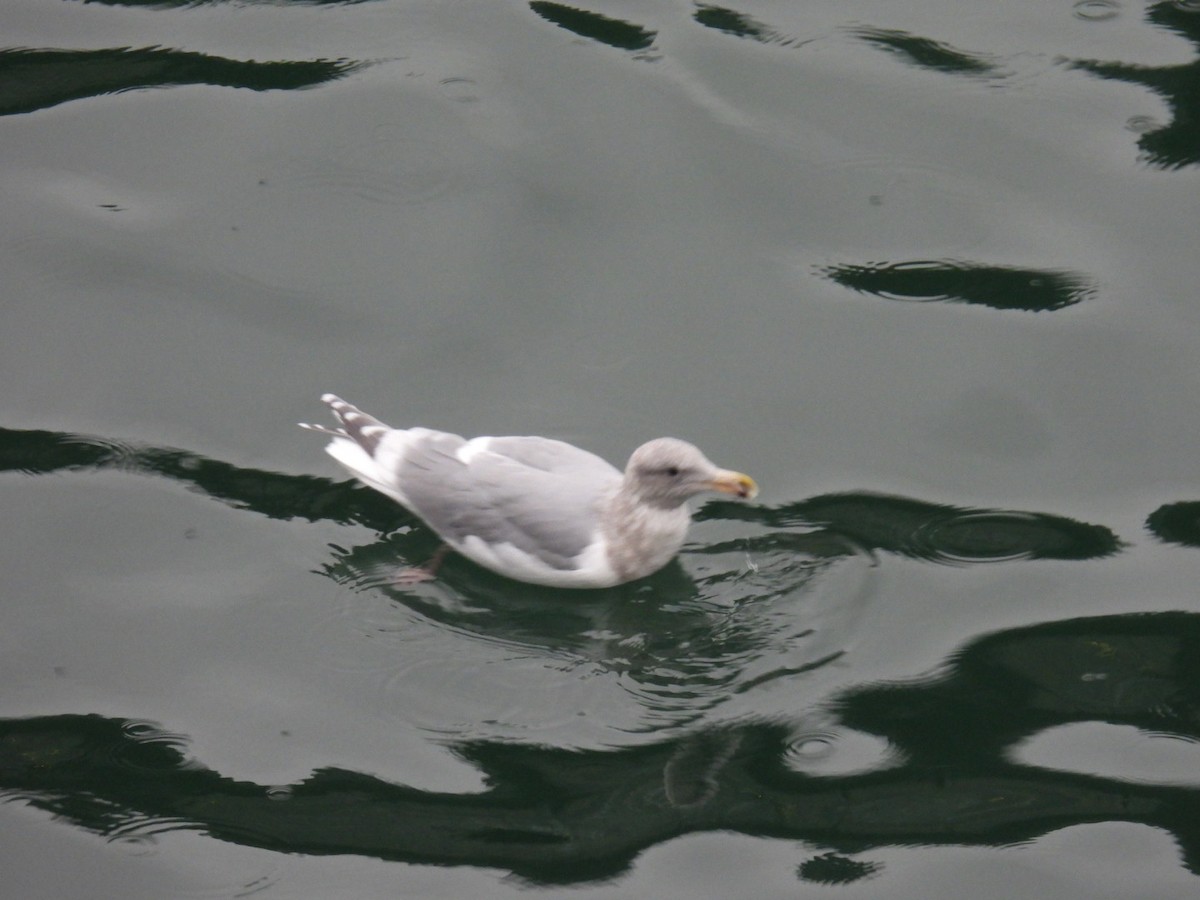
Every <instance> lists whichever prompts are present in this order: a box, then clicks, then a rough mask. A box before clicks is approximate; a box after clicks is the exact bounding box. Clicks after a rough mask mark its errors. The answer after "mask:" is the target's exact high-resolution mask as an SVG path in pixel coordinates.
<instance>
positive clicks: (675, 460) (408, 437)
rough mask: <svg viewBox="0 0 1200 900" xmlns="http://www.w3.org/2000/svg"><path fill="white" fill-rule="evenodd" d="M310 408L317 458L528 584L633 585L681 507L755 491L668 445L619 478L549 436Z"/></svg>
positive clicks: (658, 445)
mask: <svg viewBox="0 0 1200 900" xmlns="http://www.w3.org/2000/svg"><path fill="white" fill-rule="evenodd" d="M321 400H322V402H323V403H325V404H326V405H327V406H328V407H329V409H330V410H331V411H332V413H333V415H334V418H335V419H337V423H338V425H337V427H336V428H327V427H325V426H323V425H312V424H307V423H301V424H300V427H301V428H307V429H309V430H310V431H316V432H319V433H321V434H325V435H328V436H329V437H330V438H331V440H330V441H329V444H328V445H327V446H326V447H325V451H326V452H327V453H328V454H329V455H330V456H332V457H333V458H334V459H335V460H337V461H338V462H339V463H340V464H341V465H342V466H344V467H345V468H346V469H347V470H348V471H349V472H350V474H351V475H353V476H354V477H355V478H357V479H358V480H359V481H361V482H362V483H363V484H365V485H367V486H368V487H371V488H374V489H375V490H377V491H379V492H380V493H383V494H386V495H387V496H389V497H391V498H392V499H393V500H395V501H396V502H397V503H399V504H400V505H401V506H403V507H405V508H406V509H408V510H409V511H410V512H412V513H414V514H415V515H416V516H418V517H419V518H420V519H421V520H422V521H423V522H425V524H426V525H428V526H429V527H430V528H431V529H433V531H434V532H436V533H437V534H438V536H439V537H441V539H442V540H443V541H445V543H446V544H447V545H449V547H450V548H452V549H453V550H455V551H457V552H458V553H461V554H462V555H463V556H465V557H467V558H468V559H470V560H472V561H473V562H475V563H477V564H478V565H480V566H483V567H484V568H486V569H490V570H491V571H493V572H497V573H499V574H500V575H503V576H505V577H507V578H512V579H515V580H517V581H524V582H528V583H531V584H540V585H547V586H550V587H562V588H604V587H612V586H614V585H618V584H624V583H625V582H629V581H635V580H637V579H639V578H644V577H646V576H647V575H651V574H653V573H654V572H657V571H658V570H659V569H661V568H662V567H663V566H665V565H666V564H667V563H668V562H670V561H671V560H672V559H673V558H674V557H675V555H676V554H677V553H678V552H679V550H680V548H681V547H682V546H683V542H684V539H685V537H686V536H687V530H688V525H689V524H690V522H691V513H690V511H689V509H688V506H687V501H688V500H689V499H690V498H692V497H694V496H696V495H697V494H702V493H705V492H709V491H714V492H717V493H722V494H731V495H733V496H737V497H741V498H743V499H747V498H753V497H754V496H755V495H756V494H757V493H758V485H756V484H755V483H754V480H753V479H752V478H750V476H748V475H743V474H742V473H741V472H734V471H731V470H729V469H721V468H718V467H717V466H715V465H713V464H712V463H711V462H709V460H708V459H707V457H705V455H704V454H703V453H701V452H700V451H699V450H698V449H697V448H696V447H694V446H693V445H691V444H689V443H687V442H686V441H681V440H678V439H676V438H670V437H662V438H655V439H654V440H652V441H648V442H646V443H645V444H642V445H641V446H640V447H638V448H637V449H636V450H634V451H633V454H632V455H631V456H630V457H629V462H628V463H626V465H625V471H624V472H621V471H620V470H619V469H617V468H615V467H614V466H612V465H610V464H609V463H608V462H606V461H605V460H603V459H601V458H600V457H599V456H596V455H595V454H593V453H589V452H588V451H587V450H582V449H580V448H579V447H575V446H573V445H571V444H568V443H565V442H563V441H558V440H554V439H551V438H544V437H535V436H511V437H477V438H471V439H467V438H463V437H461V436H459V435H457V434H451V433H449V432H445V431H434V430H432V429H429V428H392V427H391V426H389V425H385V424H384V423H383V422H381V421H379V420H378V419H376V418H374V417H373V416H370V415H368V414H367V413H365V412H363V411H362V410H360V409H358V408H357V407H356V406H353V405H351V404H349V403H347V402H346V401H345V400H342V399H341V398H340V397H337V396H335V395H334V394H325V395H323V396H322V397H321Z"/></svg>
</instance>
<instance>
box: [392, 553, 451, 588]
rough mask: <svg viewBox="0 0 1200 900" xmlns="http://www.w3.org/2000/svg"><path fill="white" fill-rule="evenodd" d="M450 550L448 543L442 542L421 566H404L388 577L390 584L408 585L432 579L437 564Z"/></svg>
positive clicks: (435, 574) (440, 562) (434, 575)
mask: <svg viewBox="0 0 1200 900" xmlns="http://www.w3.org/2000/svg"><path fill="white" fill-rule="evenodd" d="M449 552H450V545H449V544H442V546H440V547H438V548H437V550H435V551H434V553H433V556H431V557H429V562H427V563H425V565H423V566H406V567H405V568H403V569H399V570H398V571H397V572H396V573H395V574H394V575H392V577H391V578H390V579H389V580H390V581H391V583H392V584H396V585H410V584H420V583H421V582H423V581H433V579H434V578H435V577H436V576H437V570H438V566H440V565H441V564H442V560H443V559H445V558H446V554H447V553H449Z"/></svg>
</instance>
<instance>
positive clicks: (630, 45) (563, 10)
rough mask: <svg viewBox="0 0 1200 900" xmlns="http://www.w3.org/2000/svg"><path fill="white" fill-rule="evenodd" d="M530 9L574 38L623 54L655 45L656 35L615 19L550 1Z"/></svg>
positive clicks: (540, 1)
mask: <svg viewBox="0 0 1200 900" xmlns="http://www.w3.org/2000/svg"><path fill="white" fill-rule="evenodd" d="M529 8H530V9H532V10H533V11H534V12H535V13H537V14H538V15H539V16H541V17H542V18H543V19H545V20H546V21H547V22H553V23H554V24H555V25H557V26H559V27H560V28H565V29H566V30H567V31H570V32H571V33H572V34H577V35H579V36H580V37H585V38H588V39H589V40H592V41H598V42H599V43H601V44H607V45H608V46H610V47H616V48H618V49H620V50H645V49H646V48H647V47H649V46H650V45H651V44H653V43H654V38H655V35H656V32H653V31H650V30H649V29H647V28H643V27H642V26H640V25H634V24H633V23H632V22H624V21H622V20H620V19H612V18H609V17H608V16H603V15H601V14H600V13H594V12H589V11H587V10H585V9H577V8H575V7H573V6H565V5H564V4H562V3H550V2H548V0H532V2H531V3H530V4H529Z"/></svg>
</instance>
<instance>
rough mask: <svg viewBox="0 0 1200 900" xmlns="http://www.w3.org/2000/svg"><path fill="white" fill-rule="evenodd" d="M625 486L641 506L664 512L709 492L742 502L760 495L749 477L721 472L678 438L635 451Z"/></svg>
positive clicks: (646, 445) (668, 439)
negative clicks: (660, 509)
mask: <svg viewBox="0 0 1200 900" xmlns="http://www.w3.org/2000/svg"><path fill="white" fill-rule="evenodd" d="M625 485H626V488H627V489H628V490H630V491H632V493H634V494H635V495H636V496H637V498H638V499H639V500H641V501H642V502H644V503H649V504H651V505H652V506H657V507H661V508H663V509H674V508H676V507H678V506H682V505H683V504H684V503H685V502H686V501H687V500H688V498H690V497H694V496H696V495H697V494H703V493H705V492H708V491H715V492H717V493H721V494H732V495H734V496H736V497H741V498H743V499H749V498H751V497H753V496H754V495H755V494H757V493H758V485H757V484H755V483H754V479H753V478H751V477H750V476H749V475H743V474H742V473H741V472H734V471H731V470H729V469H721V468H718V467H717V466H715V465H713V464H712V463H711V462H709V460H708V457H706V456H705V455H704V454H703V453H701V452H700V451H699V449H697V448H696V447H694V446H693V445H691V444H689V443H688V442H687V441H681V440H678V439H676V438H656V439H654V440H652V441H648V442H647V443H645V444H642V446H640V447H638V448H637V449H636V450H634V451H633V455H632V456H631V457H629V463H628V465H626V466H625Z"/></svg>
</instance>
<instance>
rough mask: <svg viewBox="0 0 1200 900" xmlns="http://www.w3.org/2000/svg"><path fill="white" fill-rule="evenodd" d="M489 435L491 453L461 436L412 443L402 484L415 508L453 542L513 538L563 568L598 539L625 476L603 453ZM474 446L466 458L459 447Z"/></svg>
mask: <svg viewBox="0 0 1200 900" xmlns="http://www.w3.org/2000/svg"><path fill="white" fill-rule="evenodd" d="M478 440H481V441H482V440H487V442H488V444H487V450H486V451H481V452H476V453H469V451H470V450H471V449H473V447H474V446H478V445H470V444H468V443H467V442H465V441H463V440H462V438H459V437H457V436H455V435H445V434H431V435H429V436H427V437H424V438H422V439H420V440H418V441H414V442H412V443H411V444H410V445H409V446H408V447H407V448H406V451H405V453H404V457H403V460H402V462H401V464H400V467H399V471H398V473H397V475H398V483H399V485H400V487H401V489H402V490H403V491H404V494H405V496H406V497H407V499H408V501H409V505H410V507H411V509H412V510H413V512H415V513H417V515H419V516H420V517H421V518H423V519H424V520H425V521H426V522H428V523H429V525H430V527H432V528H433V529H434V531H436V532H438V534H440V535H441V536H442V537H443V538H445V539H446V540H447V541H449V542H450V543H452V544H453V543H458V544H461V543H462V541H464V540H466V538H468V537H469V536H471V535H474V536H476V537H478V538H480V539H481V540H483V541H485V542H487V543H490V544H498V543H508V544H512V545H513V546H515V547H517V548H519V549H520V550H523V551H524V552H526V553H528V554H530V555H532V556H535V557H537V558H538V559H540V560H542V561H543V562H544V563H546V565H548V566H551V567H553V568H556V569H569V568H571V560H572V559H573V558H574V557H575V556H577V555H578V554H579V553H580V552H582V551H583V550H584V549H585V548H586V547H587V546H588V544H589V543H591V540H592V538H593V535H594V532H595V528H596V523H597V518H598V514H599V505H598V501H599V500H600V499H601V498H602V497H605V496H607V494H608V492H609V491H610V490H611V489H613V488H614V487H615V485H616V484H617V483H618V482H619V481H620V479H621V473H620V472H618V471H617V470H616V469H615V468H613V467H612V466H611V465H609V464H608V463H607V462H605V461H604V460H602V459H600V457H598V456H595V455H594V454H591V453H588V452H587V451H586V450H580V449H579V448H578V447H572V446H571V445H570V444H565V443H563V442H561V441H553V440H550V439H548V438H539V437H503V438H490V439H478ZM464 447H466V448H467V450H468V461H467V462H465V463H464V462H463V461H462V460H461V459H460V458H459V455H458V452H459V451H460V450H462V449H463V448H464Z"/></svg>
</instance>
